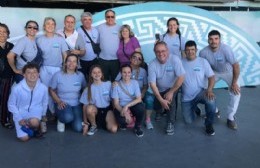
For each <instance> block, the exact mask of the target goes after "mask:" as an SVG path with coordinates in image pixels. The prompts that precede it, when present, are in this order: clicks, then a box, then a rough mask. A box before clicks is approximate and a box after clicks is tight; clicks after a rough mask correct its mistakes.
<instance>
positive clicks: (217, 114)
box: [215, 110, 220, 118]
mask: <svg viewBox="0 0 260 168" xmlns="http://www.w3.org/2000/svg"><path fill="white" fill-rule="evenodd" d="M215 116H216V117H217V118H220V111H219V110H218V111H217V112H216V113H215Z"/></svg>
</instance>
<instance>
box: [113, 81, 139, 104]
mask: <svg viewBox="0 0 260 168" xmlns="http://www.w3.org/2000/svg"><path fill="white" fill-rule="evenodd" d="M119 82H120V83H121V85H122V87H123V88H124V89H125V90H126V91H127V92H128V93H129V94H130V95H131V96H130V95H128V94H126V93H125V91H124V90H123V89H122V88H121V87H120V86H119V84H118V85H116V86H115V87H113V89H112V98H113V99H118V100H119V104H120V106H122V107H124V106H125V105H127V104H128V103H130V102H131V101H133V100H134V99H135V98H136V97H139V96H141V91H140V88H139V84H138V82H137V81H136V80H131V81H130V83H128V84H125V83H124V82H122V81H121V80H120V81H119Z"/></svg>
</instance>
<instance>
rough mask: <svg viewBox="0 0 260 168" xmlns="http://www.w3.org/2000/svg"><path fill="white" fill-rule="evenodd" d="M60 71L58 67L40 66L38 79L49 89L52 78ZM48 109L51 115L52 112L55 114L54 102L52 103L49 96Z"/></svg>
mask: <svg viewBox="0 0 260 168" xmlns="http://www.w3.org/2000/svg"><path fill="white" fill-rule="evenodd" d="M60 70H61V68H60V67H53V66H42V67H41V69H40V78H41V81H42V83H43V84H44V85H45V86H47V87H49V86H50V82H51V78H52V76H53V75H54V74H55V73H56V72H58V71H60ZM48 107H49V110H50V112H51V113H52V114H54V112H55V110H54V101H53V99H52V98H51V96H50V95H49V102H48Z"/></svg>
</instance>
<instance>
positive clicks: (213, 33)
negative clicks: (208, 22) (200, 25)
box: [208, 30, 221, 38]
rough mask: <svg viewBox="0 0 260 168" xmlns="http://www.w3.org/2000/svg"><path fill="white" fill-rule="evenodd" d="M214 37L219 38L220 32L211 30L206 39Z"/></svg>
mask: <svg viewBox="0 0 260 168" xmlns="http://www.w3.org/2000/svg"><path fill="white" fill-rule="evenodd" d="M215 35H217V36H219V38H220V37H221V35H220V32H219V31H218V30H211V31H210V32H209V34H208V37H210V36H215Z"/></svg>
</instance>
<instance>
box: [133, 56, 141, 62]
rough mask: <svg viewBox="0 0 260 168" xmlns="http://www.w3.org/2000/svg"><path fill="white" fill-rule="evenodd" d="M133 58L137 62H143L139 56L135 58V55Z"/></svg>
mask: <svg viewBox="0 0 260 168" xmlns="http://www.w3.org/2000/svg"><path fill="white" fill-rule="evenodd" d="M132 58H133V59H135V60H139V61H143V59H142V58H140V57H138V56H135V55H134V56H133V57H132Z"/></svg>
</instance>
